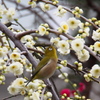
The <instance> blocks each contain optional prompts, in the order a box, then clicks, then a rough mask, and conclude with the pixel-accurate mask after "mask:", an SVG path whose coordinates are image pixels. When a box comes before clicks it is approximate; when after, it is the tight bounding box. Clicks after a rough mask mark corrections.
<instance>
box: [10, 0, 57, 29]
mask: <svg viewBox="0 0 100 100" xmlns="http://www.w3.org/2000/svg"><path fill="white" fill-rule="evenodd" d="M8 1H9V2H12V3H15V4H17V5H18V6H20V7H22V8H26V7H25V6H24V5H23V4H21V3H17V2H16V1H13V0H8ZM23 10H28V11H29V12H30V13H31V14H32V13H33V14H36V16H38V17H39V18H40V19H41V20H42V21H43V22H44V23H48V21H47V20H45V19H44V18H43V17H42V16H41V15H40V14H39V13H38V12H37V11H35V10H34V9H31V7H27V9H23ZM47 15H48V17H50V16H49V14H47ZM55 24H57V23H55ZM49 27H50V28H52V29H53V26H52V24H51V23H49Z"/></svg>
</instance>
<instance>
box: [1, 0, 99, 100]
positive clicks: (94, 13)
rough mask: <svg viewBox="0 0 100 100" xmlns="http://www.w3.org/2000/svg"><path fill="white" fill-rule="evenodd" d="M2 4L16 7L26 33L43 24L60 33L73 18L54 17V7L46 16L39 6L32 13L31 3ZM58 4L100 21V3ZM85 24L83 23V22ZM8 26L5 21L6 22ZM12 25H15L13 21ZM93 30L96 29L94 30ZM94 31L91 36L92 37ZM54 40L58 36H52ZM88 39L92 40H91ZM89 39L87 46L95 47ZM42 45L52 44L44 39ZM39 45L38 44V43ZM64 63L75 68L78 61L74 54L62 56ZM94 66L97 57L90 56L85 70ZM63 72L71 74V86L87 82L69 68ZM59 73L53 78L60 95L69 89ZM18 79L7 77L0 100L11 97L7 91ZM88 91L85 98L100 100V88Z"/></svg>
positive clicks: (68, 0) (10, 0)
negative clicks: (69, 19) (77, 8)
mask: <svg viewBox="0 0 100 100" xmlns="http://www.w3.org/2000/svg"><path fill="white" fill-rule="evenodd" d="M2 1H4V2H5V4H6V6H7V7H8V8H9V7H14V8H16V10H17V13H16V18H18V21H19V22H20V23H21V24H22V25H23V26H24V27H25V28H26V29H36V28H38V26H39V25H40V24H41V23H48V24H49V26H50V28H52V29H57V27H58V26H59V25H60V23H61V22H62V21H66V20H67V19H68V18H69V17H70V16H73V15H72V14H70V13H69V12H68V13H66V15H65V16H64V17H57V16H55V14H54V13H55V12H56V10H57V9H56V8H55V7H54V6H51V9H50V11H48V12H43V11H42V10H41V8H40V6H39V4H38V5H37V7H36V8H33V9H31V7H30V6H29V5H28V4H27V2H28V1H29V0H21V3H20V4H18V3H17V2H16V0H0V4H2ZM59 4H61V5H63V6H65V7H67V8H70V9H73V8H74V7H76V6H78V7H80V8H82V9H83V11H84V14H83V15H84V16H85V17H87V18H88V19H89V18H92V17H96V18H97V19H98V20H100V0H59ZM80 20H81V21H83V22H84V20H82V19H80ZM3 22H5V20H3ZM13 23H15V22H14V21H13ZM12 27H13V28H14V29H19V30H22V28H21V27H20V26H17V25H12ZM91 29H94V27H91ZM91 33H92V31H91V32H90V34H91ZM75 34H77V30H76V31H72V32H71V35H73V36H74V35H75ZM52 36H53V37H55V35H52ZM88 38H89V37H88ZM88 38H87V45H89V44H93V43H94V41H93V40H92V39H90V38H89V41H88ZM40 41H43V43H44V42H48V43H49V37H48V36H47V37H42V38H41V39H40ZM38 42H39V41H38ZM59 57H60V58H61V59H63V60H64V59H67V60H68V62H70V63H71V64H73V62H74V61H75V60H76V59H77V58H76V57H75V55H74V53H73V52H71V54H70V55H67V56H60V55H59ZM95 63H99V62H97V61H96V60H95V58H94V57H92V56H91V58H90V60H89V61H88V63H87V62H85V63H83V64H84V66H86V67H87V66H88V68H91V67H92V66H93V65H94V64H95ZM62 71H64V72H68V74H69V79H70V80H71V81H72V82H75V83H77V84H78V83H79V82H84V79H83V78H82V77H80V76H79V75H75V73H74V72H73V71H72V70H70V69H69V68H65V69H62ZM58 75H59V71H56V73H55V75H54V76H53V77H52V79H53V81H54V83H55V85H56V87H57V90H58V92H60V91H61V90H62V89H64V88H70V85H69V84H67V83H65V82H63V81H62V80H61V79H58ZM13 79H15V77H14V76H13V74H9V75H6V81H5V85H0V100H1V99H2V98H5V97H9V96H10V94H9V93H8V91H7V90H6V89H7V87H8V86H9V85H10V83H11V82H12V81H13ZM85 85H86V90H85V91H84V93H83V94H84V95H85V96H86V97H87V98H91V99H92V100H100V85H99V84H97V83H95V82H89V83H86V82H85ZM9 100H23V97H22V96H17V97H14V98H10V99H9Z"/></svg>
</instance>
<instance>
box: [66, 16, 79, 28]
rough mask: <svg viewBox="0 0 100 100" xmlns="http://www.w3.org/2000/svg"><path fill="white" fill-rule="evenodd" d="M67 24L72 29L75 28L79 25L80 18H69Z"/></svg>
mask: <svg viewBox="0 0 100 100" xmlns="http://www.w3.org/2000/svg"><path fill="white" fill-rule="evenodd" d="M67 24H68V26H69V28H70V29H75V28H77V27H78V26H79V24H80V20H77V19H76V18H74V17H71V18H69V19H68V20H67Z"/></svg>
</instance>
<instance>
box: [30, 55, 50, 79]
mask: <svg viewBox="0 0 100 100" xmlns="http://www.w3.org/2000/svg"><path fill="white" fill-rule="evenodd" d="M49 60H50V58H49V57H44V58H43V59H42V60H41V61H40V62H39V64H38V65H37V67H36V69H35V71H34V72H33V73H32V79H33V78H34V77H35V75H36V74H37V73H38V72H39V71H40V70H41V69H42V68H43V67H44V66H45V65H46V64H47V63H48V62H49Z"/></svg>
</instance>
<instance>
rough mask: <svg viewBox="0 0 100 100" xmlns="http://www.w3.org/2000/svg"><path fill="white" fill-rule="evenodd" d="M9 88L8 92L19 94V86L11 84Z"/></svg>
mask: <svg viewBox="0 0 100 100" xmlns="http://www.w3.org/2000/svg"><path fill="white" fill-rule="evenodd" d="M7 90H8V92H9V93H10V94H12V95H16V94H18V92H19V89H18V87H15V86H12V85H10V86H9V87H8V88H7Z"/></svg>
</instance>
